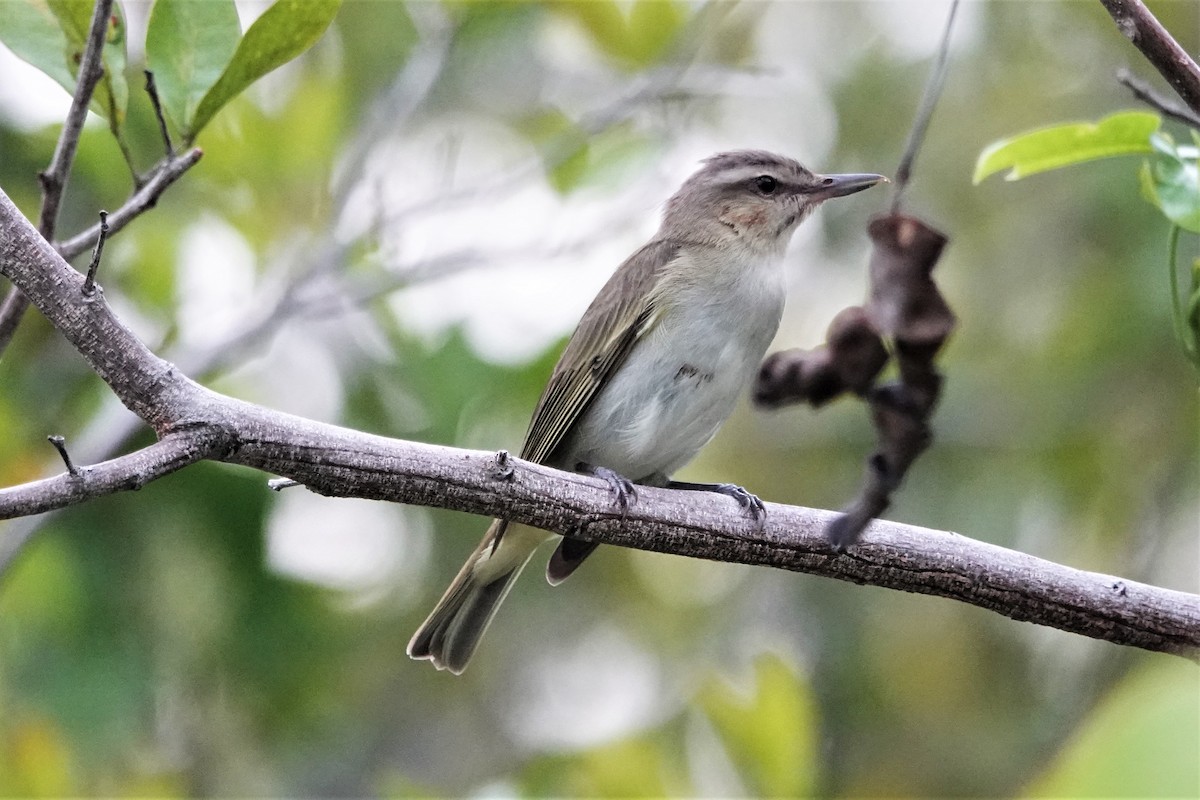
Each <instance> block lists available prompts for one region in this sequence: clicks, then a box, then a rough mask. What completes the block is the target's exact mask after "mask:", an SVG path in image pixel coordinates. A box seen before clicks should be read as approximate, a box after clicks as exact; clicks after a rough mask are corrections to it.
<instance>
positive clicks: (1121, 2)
mask: <svg viewBox="0 0 1200 800" xmlns="http://www.w3.org/2000/svg"><path fill="white" fill-rule="evenodd" d="M1100 3H1101V4H1102V5H1103V6H1104V10H1105V11H1107V12H1108V13H1109V16H1111V17H1112V18H1113V22H1115V23H1116V24H1117V29H1118V30H1119V31H1121V34H1122V35H1123V36H1124V37H1125V38H1126V39H1128V40H1129V41H1130V42H1132V43H1133V46H1134V47H1136V48H1137V49H1138V50H1140V51H1141V53H1142V55H1143V56H1145V58H1146V60H1147V61H1149V62H1150V64H1151V65H1152V66H1153V67H1154V68H1155V69H1156V70H1158V74H1159V75H1162V76H1163V78H1164V79H1165V80H1166V82H1167V83H1169V84H1171V88H1172V89H1174V90H1175V93H1176V94H1178V95H1179V97H1180V98H1181V99H1182V100H1183V102H1184V103H1186V104H1187V106H1188V108H1190V109H1191V110H1192V111H1193V112H1195V113H1197V114H1200V66H1197V64H1196V62H1195V61H1193V60H1192V57H1191V56H1190V55H1188V52H1187V51H1186V50H1184V49H1183V47H1181V46H1180V44H1179V42H1177V41H1175V37H1173V36H1171V34H1170V33H1169V32H1168V31H1167V29H1166V28H1164V27H1163V26H1162V23H1161V22H1159V21H1158V18H1157V17H1155V16H1154V15H1153V14H1152V13H1150V9H1148V8H1146V5H1145V3H1143V2H1142V0H1100Z"/></svg>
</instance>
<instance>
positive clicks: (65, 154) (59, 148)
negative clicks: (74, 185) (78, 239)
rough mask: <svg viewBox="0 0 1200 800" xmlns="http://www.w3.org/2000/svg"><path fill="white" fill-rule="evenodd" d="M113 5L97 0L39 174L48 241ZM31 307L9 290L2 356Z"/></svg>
mask: <svg viewBox="0 0 1200 800" xmlns="http://www.w3.org/2000/svg"><path fill="white" fill-rule="evenodd" d="M112 5H113V0H96V7H95V9H93V11H92V24H91V27H90V28H89V29H88V38H87V45H86V47H85V48H84V51H83V56H82V58H81V60H80V62H79V77H78V80H77V82H76V84H75V94H74V96H73V97H72V98H71V108H70V110H68V111H67V117H66V119H65V120H64V121H63V129H62V132H61V133H60V134H59V135H58V143H57V144H55V146H54V155H53V156H51V158H50V164H49V166H47V167H46V169H45V170H44V171H42V172H41V173H39V174H38V180H39V181H41V184H42V209H41V213H40V215H39V217H38V232H40V233H41V234H42V236H43V237H45V239H46V240H47V241H50V240H51V239H53V238H54V228H55V225H56V223H57V221H58V210H59V208H60V207H61V206H62V198H63V192H64V191H65V190H66V188H67V178H68V177H69V176H70V174H71V164H72V163H73V162H74V161H75V151H76V149H77V148H78V147H79V136H80V134H81V133H82V132H83V123H84V122H85V121H86V120H87V113H88V105H89V104H90V103H91V102H92V94H93V93H94V92H95V91H96V84H98V83H99V82H100V79H101V78H103V77H104V63H103V58H102V56H103V52H104V40H105V35H106V34H107V33H108V23H109V15H110V14H111V13H112ZM28 308H29V301H28V300H27V299H26V298H25V296H24V295H22V294H21V293H20V292H19V291H17V290H16V289H15V288H14V289H11V290H9V292H8V294H7V295H6V296H5V298H4V303H3V304H2V305H0V356H3V355H4V351H5V350H7V349H8V346H9V344H11V343H12V338H13V335H14V334H16V332H17V327H18V326H19V325H20V324H21V320H22V319H23V318H24V316H25V311H26V310H27V309H28Z"/></svg>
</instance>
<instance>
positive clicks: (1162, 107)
mask: <svg viewBox="0 0 1200 800" xmlns="http://www.w3.org/2000/svg"><path fill="white" fill-rule="evenodd" d="M1117 80H1118V81H1120V82H1121V83H1123V84H1125V85H1126V86H1128V87H1129V90H1130V91H1131V92H1133V96H1134V97H1136V98H1137V99H1138V100H1141V101H1142V102H1143V103H1145V104H1146V105H1148V106H1150V107H1151V108H1154V109H1157V110H1158V112H1159V113H1160V114H1162V115H1163V116H1165V117H1170V118H1171V119H1173V120H1175V121H1177V122H1182V123H1183V124H1184V125H1190V126H1191V127H1193V128H1197V129H1200V114H1197V113H1195V112H1193V111H1190V110H1188V109H1186V108H1184V107H1183V106H1180V105H1179V104H1177V103H1174V102H1172V101H1171V100H1169V99H1167V98H1165V97H1163V96H1162V95H1160V94H1159V93H1158V92H1156V91H1154V89H1153V88H1152V87H1151V86H1150V84H1148V83H1146V82H1145V81H1142V80H1139V79H1138V78H1137V77H1135V76H1134V74H1133V73H1132V72H1130V71H1129V70H1127V69H1119V70H1117Z"/></svg>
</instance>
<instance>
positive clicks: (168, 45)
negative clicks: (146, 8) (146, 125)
mask: <svg viewBox="0 0 1200 800" xmlns="http://www.w3.org/2000/svg"><path fill="white" fill-rule="evenodd" d="M241 38H242V26H241V24H240V23H239V22H238V15H237V7H236V6H234V4H233V0H207V1H206V2H203V3H200V2H195V0H158V2H156V3H155V4H154V10H153V11H151V12H150V24H149V27H148V28H147V30H146V65H147V66H148V67H149V68H150V71H151V72H153V73H154V80H155V83H156V84H157V86H158V96H159V98H160V99H161V100H162V104H163V108H164V109H165V110H166V112H167V116H169V117H170V118H171V121H172V122H174V123H175V127H176V128H178V129H179V130H180V131H186V130H191V124H192V120H193V119H194V117H195V114H196V109H197V108H198V107H199V105H200V100H201V99H202V98H203V97H204V95H205V94H206V93H207V92H208V90H209V89H211V88H212V87H213V86H214V85H215V84H216V82H217V80H218V79H219V78H220V77H221V73H222V72H224V71H225V67H226V66H228V64H229V62H230V59H232V58H233V54H234V51H236V50H237V46H238V40H239V39H241Z"/></svg>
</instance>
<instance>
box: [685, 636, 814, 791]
mask: <svg viewBox="0 0 1200 800" xmlns="http://www.w3.org/2000/svg"><path fill="white" fill-rule="evenodd" d="M754 677H755V684H754V694H753V695H752V696H751V697H749V698H743V697H739V695H738V693H737V692H736V691H735V690H734V689H733V688H732V687H730V686H728V685H726V684H724V683H717V682H714V683H712V684H710V685H709V686H707V687H706V688H705V689H704V690H703V691H702V692H701V693H700V694H699V695H698V697H697V700H698V701H699V705H700V707H701V708H702V709H703V710H704V712H705V713H706V714H707V715H708V718H709V720H710V721H711V722H712V724H713V727H714V728H715V729H716V731H717V734H718V735H719V736H720V737H721V741H722V742H723V743H724V745H725V748H726V750H727V751H728V753H729V756H730V758H731V759H732V760H733V763H734V765H735V766H736V767H737V768H738V771H739V772H740V774H741V776H742V777H743V778H744V779H746V780H748V781H749V782H750V786H749V787H748V788H750V790H751V792H750V793H751V794H752V795H754V796H758V797H806V796H808V795H810V794H812V791H813V789H814V787H815V777H816V770H817V742H818V737H817V716H816V715H817V711H816V704H815V703H814V701H813V698H812V694H811V692H810V690H809V688H808V686H807V684H806V683H805V682H804V681H803V680H801V679H800V678H798V677H797V676H796V675H795V674H794V673H793V672H792V670H791V669H790V668H789V667H788V666H787V665H786V664H784V663H783V661H781V660H780V659H779V658H778V657H774V656H771V657H764V658H761V659H759V660H758V662H757V663H756V664H755V665H754Z"/></svg>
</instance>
